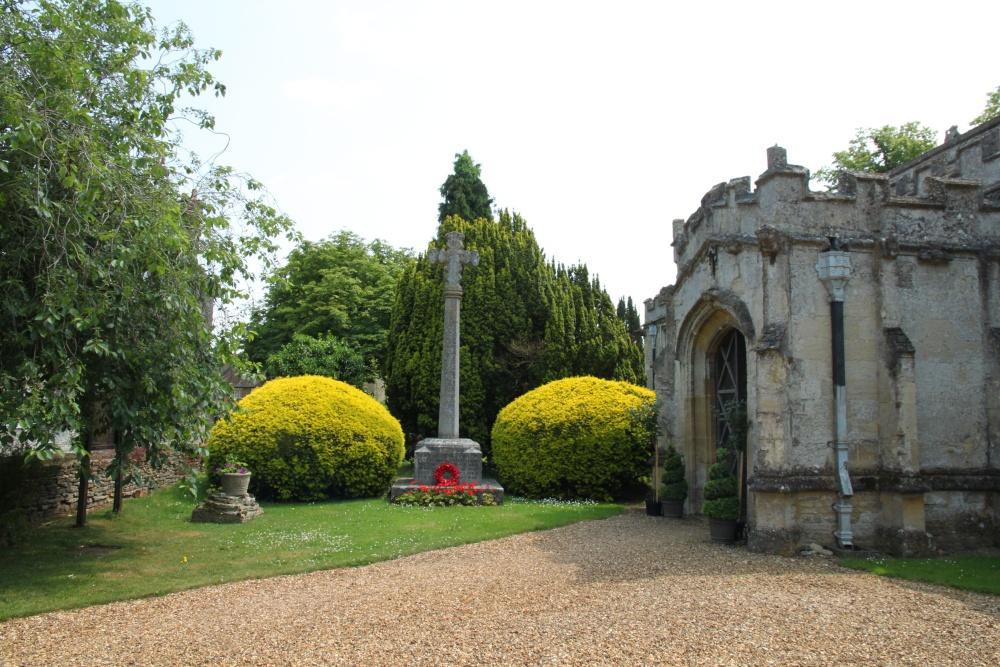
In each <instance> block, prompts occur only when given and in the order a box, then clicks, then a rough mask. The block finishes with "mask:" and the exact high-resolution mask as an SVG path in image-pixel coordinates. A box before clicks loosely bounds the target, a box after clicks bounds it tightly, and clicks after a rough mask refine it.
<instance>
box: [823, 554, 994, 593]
mask: <svg viewBox="0 0 1000 667" xmlns="http://www.w3.org/2000/svg"><path fill="white" fill-rule="evenodd" d="M840 564H841V565H842V566H844V567H849V568H852V569H854V570H867V571H869V572H872V573H873V574H877V575H879V576H885V577H896V578H899V579H909V580H910V581H926V582H929V583H932V584H944V585H945V586H951V587H953V588H960V589H962V590H966V591H976V592H977V593H992V594H993V595H1000V558H996V557H988V556H954V557H951V558H897V559H892V558H884V559H878V560H862V559H860V558H845V559H843V560H841V561H840Z"/></svg>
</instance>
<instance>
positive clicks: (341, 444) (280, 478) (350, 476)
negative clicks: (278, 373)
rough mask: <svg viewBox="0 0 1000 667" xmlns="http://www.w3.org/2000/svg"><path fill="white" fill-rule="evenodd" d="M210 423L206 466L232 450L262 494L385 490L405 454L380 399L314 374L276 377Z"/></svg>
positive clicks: (298, 496)
mask: <svg viewBox="0 0 1000 667" xmlns="http://www.w3.org/2000/svg"><path fill="white" fill-rule="evenodd" d="M239 406H240V409H239V410H236V411H234V412H233V413H232V414H230V415H229V416H228V417H227V418H226V419H223V420H220V421H219V422H217V423H216V424H215V426H214V427H213V428H212V432H211V433H210V434H209V438H208V450H209V452H211V456H210V459H209V464H208V466H207V468H208V469H209V470H212V469H213V468H214V462H215V461H225V460H226V457H227V456H235V457H237V458H238V459H240V460H241V461H245V462H246V464H247V468H249V469H250V471H251V473H252V475H253V476H252V477H251V478H250V489H251V491H252V492H253V493H255V494H258V495H260V496H261V497H264V498H275V499H279V500H319V499H322V498H363V497H371V496H379V495H381V494H383V493H384V492H385V491H386V489H388V488H389V485H390V484H391V483H392V479H393V475H394V474H395V472H396V469H397V468H399V464H400V463H401V462H402V460H403V430H402V428H400V426H399V422H398V421H396V419H395V418H394V417H393V416H392V415H391V414H389V411H388V410H386V409H385V407H384V406H383V405H382V404H381V403H379V402H378V401H376V400H375V399H373V398H371V397H370V396H368V395H367V394H365V393H364V392H362V391H360V390H358V389H355V388H354V387H352V386H350V385H349V384H345V383H343V382H340V381H338V380H333V379H330V378H327V377H320V376H318V375H302V376H300V377H291V378H279V379H277V380H271V381H270V382H268V383H266V384H265V385H264V386H262V387H261V388H259V389H257V390H256V391H254V392H253V393H251V394H249V395H248V396H246V397H244V398H243V400H241V401H240V403H239Z"/></svg>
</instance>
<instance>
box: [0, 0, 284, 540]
mask: <svg viewBox="0 0 1000 667" xmlns="http://www.w3.org/2000/svg"><path fill="white" fill-rule="evenodd" d="M0 6H2V9H3V11H2V13H0V318H2V319H0V424H2V425H4V427H3V431H0V438H2V439H3V440H4V441H6V442H7V443H8V444H9V443H11V441H15V442H16V443H17V444H18V445H19V446H21V447H30V448H31V451H30V453H29V455H28V456H29V458H31V457H38V458H42V459H48V458H52V457H53V456H58V455H60V452H59V450H58V448H57V447H56V445H55V444H54V442H53V435H54V434H55V433H57V432H60V431H70V432H71V433H73V434H75V435H74V437H75V440H74V441H73V445H72V448H73V451H74V453H75V454H76V456H77V458H78V459H79V461H80V495H79V502H78V511H77V524H78V525H85V523H86V504H87V503H86V500H87V483H88V480H89V477H90V473H91V471H90V457H89V449H90V444H91V441H92V439H93V437H94V434H95V433H102V432H107V431H109V430H114V431H115V432H117V433H118V434H119V437H117V438H116V442H117V444H116V449H115V458H114V460H113V462H112V464H111V466H110V467H109V470H108V472H109V474H110V475H111V476H114V477H115V478H116V479H119V480H121V478H122V477H123V476H124V474H126V473H129V474H130V473H131V472H134V470H133V468H132V464H131V462H130V456H129V454H130V453H132V452H134V451H135V450H136V449H137V448H138V447H144V448H145V451H146V458H147V460H149V461H150V462H151V463H152V464H153V465H158V464H162V463H163V462H164V461H165V460H166V458H167V456H168V454H169V452H170V450H171V449H174V450H178V451H180V452H184V453H189V454H195V453H199V452H200V451H202V450H200V448H199V445H198V443H200V442H201V438H202V436H203V435H204V433H205V429H206V427H207V425H209V424H211V422H212V420H213V418H214V416H215V415H218V414H221V412H222V410H223V409H224V407H225V404H226V401H227V397H228V396H229V393H230V392H229V391H228V388H227V387H226V386H225V385H224V384H223V382H222V378H221V373H220V371H221V366H222V364H223V363H226V362H228V363H232V364H236V365H237V366H240V364H239V361H238V359H237V358H236V357H235V354H234V352H235V349H236V348H235V345H236V343H237V342H238V340H239V337H240V335H241V330H240V327H239V325H237V324H232V323H228V322H218V323H216V325H215V327H214V329H213V327H212V326H211V325H212V316H211V312H212V310H211V303H212V301H213V300H214V301H215V302H216V303H217V304H219V306H220V307H221V308H222V309H224V308H225V307H226V304H228V303H231V302H232V301H234V300H235V299H237V298H239V297H240V296H241V292H240V290H239V285H240V283H241V281H242V280H244V279H246V278H249V277H251V276H250V271H249V270H248V266H247V263H246V262H247V259H246V258H249V257H253V256H260V257H261V259H262V260H263V261H264V264H265V266H266V265H267V263H268V261H269V257H270V256H271V255H272V254H273V252H274V251H275V250H276V246H275V244H274V243H273V242H272V238H273V237H274V236H275V235H276V234H278V233H281V232H286V233H289V234H291V232H289V230H290V224H291V223H290V221H289V220H287V219H286V218H284V217H283V216H281V215H280V214H278V213H277V212H276V211H275V209H274V208H273V207H272V206H271V205H269V204H268V202H267V200H266V199H265V198H264V195H263V194H262V191H261V190H260V185H259V184H257V183H256V182H254V181H252V180H245V179H241V178H239V177H238V176H237V175H236V174H234V173H233V172H232V171H231V170H229V169H226V168H221V167H205V166H202V165H200V164H198V163H197V162H189V163H186V164H181V159H180V156H179V144H178V141H179V138H178V136H177V134H176V132H175V131H173V129H172V128H173V125H172V119H174V118H175V117H176V110H175V105H177V103H178V102H179V101H180V100H181V99H182V98H183V97H184V95H185V94H191V95H197V94H199V93H201V92H203V91H206V90H210V89H211V90H214V91H215V93H216V94H217V95H218V94H223V93H224V90H225V89H224V87H223V86H222V85H221V84H219V83H217V82H216V81H215V80H214V79H213V78H212V75H211V74H210V73H209V72H208V71H207V70H206V66H207V64H208V63H210V62H211V61H213V60H215V59H217V58H218V57H219V52H218V51H215V50H197V49H195V48H193V40H192V38H191V35H190V33H189V31H188V30H187V28H186V27H185V26H183V25H177V26H176V27H175V28H173V29H171V30H170V31H166V32H164V33H163V34H162V36H160V37H159V38H158V37H157V36H156V34H155V33H154V29H153V20H152V17H151V15H150V13H149V10H148V9H144V8H142V7H141V6H139V5H138V4H125V3H122V2H118V1H116V0H78V1H73V0H52V1H47V2H38V3H23V2H19V1H16V0H0ZM191 117H192V118H193V120H194V122H196V124H197V125H199V126H201V127H202V128H207V127H211V126H212V124H213V120H212V118H211V117H209V116H207V115H205V114H203V113H199V112H193V113H192V116H191ZM243 186H246V187H243ZM185 192H186V193H190V194H182V193H185ZM192 479H193V474H192Z"/></svg>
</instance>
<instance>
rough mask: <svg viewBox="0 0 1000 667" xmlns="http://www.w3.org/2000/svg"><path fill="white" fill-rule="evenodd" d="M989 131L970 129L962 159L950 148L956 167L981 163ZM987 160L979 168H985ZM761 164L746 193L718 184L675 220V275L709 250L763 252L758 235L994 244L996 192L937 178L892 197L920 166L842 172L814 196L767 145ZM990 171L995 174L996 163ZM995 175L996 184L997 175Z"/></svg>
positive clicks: (998, 210) (735, 184)
mask: <svg viewBox="0 0 1000 667" xmlns="http://www.w3.org/2000/svg"><path fill="white" fill-rule="evenodd" d="M990 132H993V133H994V134H995V133H997V132H1000V122H996V123H993V122H991V123H988V124H986V125H984V126H981V127H980V128H977V129H976V131H975V134H974V136H973V137H972V139H975V141H974V142H972V141H971V140H970V142H969V143H970V144H971V143H974V144H975V146H976V147H978V148H975V149H973V148H967V149H966V151H965V153H961V152H959V151H958V150H957V149H955V150H954V151H953V152H954V153H955V155H957V156H958V157H956V158H955V159H956V160H957V161H958V163H962V164H966V165H968V164H972V162H971V160H970V159H967V158H963V157H962V155H963V154H968V155H973V154H974V155H975V156H976V158H977V159H979V158H980V157H983V156H985V154H984V153H983V152H982V151H981V150H980V148H981V147H982V146H985V145H988V142H987V141H986V138H987V137H988V136H992V135H990ZM969 134H973V133H972V132H970V133H969ZM954 141H956V142H959V143H960V142H961V140H958V139H956V140H954ZM932 152H933V151H932ZM945 154H946V153H945V152H942V153H941V154H940V155H945ZM996 155H1000V153H997V154H996ZM993 156H994V154H990V155H989V156H985V157H986V160H985V162H984V161H983V160H980V162H982V163H983V164H986V163H987V162H989V163H990V164H992V161H993ZM767 157H768V161H767V170H766V171H765V172H764V173H762V174H761V175H760V177H759V178H758V179H757V180H756V182H755V183H754V186H755V187H754V189H753V190H751V188H750V177H748V176H744V177H742V178H737V179H733V180H731V181H729V182H725V183H719V184H717V185H715V186H714V187H712V188H711V189H710V190H709V191H708V192H707V193H706V194H705V196H704V197H702V200H701V205H700V206H699V207H698V209H697V210H696V211H695V212H694V213H693V214H692V215H691V216H690V217H689V218H688V219H687V220H674V223H673V235H674V239H673V243H672V246H673V248H674V261H675V262H676V264H677V266H678V274H679V275H680V274H682V273H684V272H685V269H686V267H687V266H688V265H689V264H690V263H691V262H693V261H698V260H700V258H701V256H702V254H704V253H705V252H707V251H708V250H707V249H710V248H709V246H711V247H720V246H721V247H730V248H732V247H734V246H739V245H741V244H742V245H746V246H757V245H759V244H760V243H761V242H764V243H765V245H766V244H767V243H769V241H768V240H767V239H763V240H761V239H758V235H759V233H760V230H761V229H763V228H769V229H771V230H777V233H778V234H780V235H783V236H785V237H787V238H790V239H793V240H797V241H810V240H814V241H815V242H817V243H820V244H822V243H825V242H826V241H827V239H829V238H830V237H839V238H843V239H852V240H855V241H867V242H870V243H877V242H879V240H880V239H884V238H886V237H889V238H892V239H893V240H894V242H896V243H898V244H901V245H902V246H905V247H917V246H928V247H931V246H933V247H935V248H945V249H947V248H952V249H955V250H961V249H963V248H972V247H982V246H983V245H984V244H986V245H995V244H997V243H998V242H1000V185H994V184H993V183H989V182H987V183H985V184H984V181H983V180H982V179H979V178H960V177H957V176H954V175H946V174H945V173H944V172H942V173H939V174H937V175H929V174H924V175H922V176H920V177H919V182H920V187H919V189H918V194H897V191H898V190H899V188H898V187H897V179H899V178H904V180H905V177H906V173H916V172H919V170H920V169H922V168H923V167H922V166H921V165H922V164H923V163H920V164H917V163H916V162H915V163H911V165H910V166H909V167H908V168H907V169H909V170H910V171H909V172H905V173H904V172H900V173H899V174H896V172H894V173H893V174H865V173H854V172H841V174H840V180H839V183H838V186H837V188H836V189H835V190H833V191H813V190H811V189H810V187H809V185H810V174H809V170H808V169H806V168H804V167H801V166H799V165H793V164H789V163H788V159H787V154H786V152H785V149H783V148H781V147H779V146H773V147H771V148H769V149H768V151H767ZM942 159H943V158H942ZM932 163H933V160H932V161H931V162H929V163H928V164H932ZM996 164H997V167H998V168H1000V160H997V161H996ZM972 171H974V172H975V173H977V174H980V175H983V176H987V175H989V173H991V172H989V173H988V172H987V170H985V169H981V168H977V169H975V170H972ZM920 173H923V172H920ZM947 173H948V174H952V173H954V170H952V171H950V172H947ZM997 176H998V178H997V180H998V181H1000V172H998V175H997ZM910 178H914V179H915V178H916V177H913V176H911V177H910Z"/></svg>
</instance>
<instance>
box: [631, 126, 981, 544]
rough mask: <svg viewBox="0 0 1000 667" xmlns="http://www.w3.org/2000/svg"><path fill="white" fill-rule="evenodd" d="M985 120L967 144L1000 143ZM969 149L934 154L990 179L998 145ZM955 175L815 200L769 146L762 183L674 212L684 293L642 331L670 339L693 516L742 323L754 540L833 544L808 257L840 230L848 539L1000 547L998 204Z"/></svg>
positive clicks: (875, 184)
mask: <svg viewBox="0 0 1000 667" xmlns="http://www.w3.org/2000/svg"><path fill="white" fill-rule="evenodd" d="M988 125H989V127H987V128H986V130H982V131H979V130H977V131H976V132H970V133H968V134H969V141H970V143H977V142H978V143H977V145H978V144H983V143H984V142H986V143H988V141H987V139H985V138H984V137H986V136H987V134H988V132H1000V122H997V123H992V124H988ZM984 127H986V126H984ZM959 144H961V142H958V143H955V144H953V145H952V146H950V147H948V148H947V150H941V151H939V152H938V156H940V155H945V154H946V153H947V155H951V156H952V158H951V159H952V160H953V161H957V162H955V164H961V165H962V168H963V169H965V170H966V171H965V172H962V173H961V174H959V175H964V174H965V173H974V174H976V175H977V177H992V176H990V174H993V171H991V170H993V168H994V165H993V157H1000V153H997V154H996V156H993V154H992V153H991V154H990V155H988V156H986V158H985V159H984V158H983V153H982V151H981V150H979V149H978V148H967V149H966V150H965V152H964V153H963V151H962V150H961V146H960V145H959ZM936 150H937V149H936ZM948 151H950V153H948ZM963 155H964V157H962V156H963ZM931 157H932V158H934V156H931ZM934 159H937V158H934ZM942 159H944V158H942ZM977 160H978V162H977ZM918 162H919V161H918ZM996 162H997V164H998V165H1000V160H997V161H996ZM975 165H979V166H978V167H977V166H975ZM918 167H919V165H916V166H915V163H914V164H911V166H910V167H909V168H910V169H911V171H912V170H916V169H917V168H918ZM925 171H926V170H925ZM913 173H916V172H915V171H913ZM957 173H958V172H957V171H956V170H955V169H952V170H950V171H949V170H941V169H938V170H937V171H933V173H931V172H927V173H926V174H924V175H923V176H921V177H920V189H919V190H917V191H915V192H919V195H920V196H914V195H895V194H890V192H891V191H892V188H890V178H896V177H897V176H896V175H892V176H883V175H862V174H844V175H843V176H842V177H841V183H840V187H839V189H838V191H837V192H834V193H827V192H823V193H820V192H812V191H810V189H809V180H808V172H807V170H805V169H803V168H802V167H797V166H794V165H788V164H787V160H786V158H785V155H784V151H783V149H779V148H777V147H775V148H773V149H769V150H768V169H767V171H766V172H765V173H764V174H762V175H761V177H760V178H759V179H758V180H757V182H756V189H755V190H753V191H751V189H750V179H749V178H748V177H745V178H741V179H735V180H733V181H729V182H728V183H720V184H719V185H717V186H715V187H714V188H712V189H711V190H710V191H709V192H708V193H707V194H706V195H705V197H704V198H703V199H702V205H701V207H700V208H699V209H698V211H696V212H695V213H694V214H693V215H692V216H691V217H690V218H688V219H687V220H686V221H684V220H676V221H674V242H673V247H674V260H675V262H676V263H677V266H678V274H677V282H676V284H674V285H671V286H668V287H665V288H663V289H662V290H661V291H660V293H659V294H658V295H657V296H656V297H654V298H652V299H649V300H647V301H646V324H647V325H650V324H655V325H656V326H657V328H658V332H657V338H656V345H655V351H654V350H653V348H652V346H649V345H647V357H646V361H647V364H648V367H647V375H648V376H649V377H650V378H651V381H652V383H653V385H654V388H655V389H656V391H657V394H658V396H659V399H660V401H661V403H662V404H663V405H664V406H665V410H663V414H662V415H661V419H662V422H663V427H664V432H665V433H666V436H665V437H667V438H669V439H671V440H672V441H673V442H674V444H675V446H677V448H678V449H679V450H680V451H681V452H682V453H683V454H684V455H685V456H686V458H687V463H688V466H687V471H688V482H689V485H690V487H691V489H690V495H689V498H688V508H687V509H688V511H694V512H697V511H698V510H699V509H700V507H701V502H702V495H701V487H702V486H703V485H704V483H705V481H706V475H707V467H708V465H709V464H710V463H711V462H712V461H713V460H714V448H715V444H714V442H715V432H714V429H715V426H714V409H715V408H714V386H713V377H714V369H713V368H712V364H713V363H714V361H713V354H714V349H715V346H716V345H717V344H718V341H719V340H720V339H721V337H722V336H723V335H724V334H725V332H726V331H728V330H730V329H732V328H736V329H738V330H739V331H741V332H742V333H743V335H744V336H745V338H746V342H747V358H746V367H747V378H748V380H747V383H748V386H747V410H748V414H749V415H750V418H751V422H752V424H751V430H750V434H749V436H748V443H747V455H748V461H749V465H750V467H751V472H750V474H749V477H750V479H749V495H748V498H747V508H748V516H747V525H748V532H749V534H750V543H751V546H754V545H755V544H756V546H757V547H759V548H762V549H765V550H773V551H788V550H789V549H791V548H794V546H796V545H798V544H804V543H808V542H819V543H823V544H829V543H831V541H832V537H831V535H832V533H833V531H834V530H835V522H836V515H835V513H834V511H833V510H832V509H831V505H832V504H833V502H834V501H835V500H836V498H837V495H836V494H837V488H838V483H837V475H836V467H837V466H836V463H835V456H834V450H833V448H832V447H831V446H830V443H831V442H833V441H834V440H835V439H836V436H835V432H834V425H835V415H834V398H833V383H832V360H831V359H832V352H831V348H832V340H831V315H830V305H829V297H828V293H827V290H826V288H825V287H824V285H823V283H821V282H820V280H819V278H818V274H817V269H816V263H817V260H818V258H819V254H820V253H821V252H824V251H826V250H828V249H829V248H830V244H831V241H830V239H831V238H834V237H835V238H837V239H838V240H839V242H840V243H841V244H842V245H843V246H844V247H845V248H846V249H847V250H848V251H849V254H850V258H851V263H852V272H851V280H850V282H849V284H848V286H847V289H846V299H845V302H844V313H845V352H846V407H847V426H848V428H847V440H848V442H849V445H850V451H849V464H848V468H849V471H850V473H851V477H852V480H853V484H854V490H855V495H854V497H853V512H852V525H853V530H854V533H855V540H856V542H857V543H862V544H864V545H866V546H875V547H879V546H881V547H883V548H886V549H890V550H893V551H896V552H900V553H903V552H905V553H910V552H913V551H920V550H928V549H931V548H933V547H934V546H935V545H937V546H942V545H948V548H958V547H962V548H967V547H969V546H971V545H973V544H980V545H982V544H993V543H997V544H1000V518H998V512H997V510H998V503H1000V501H998V499H997V498H998V494H1000V451H998V447H1000V443H997V442H994V441H993V440H1000V439H998V438H997V437H996V436H993V439H992V440H991V438H990V434H991V433H993V434H996V433H1000V398H998V393H1000V392H998V391H997V389H1000V359H998V357H1000V312H998V311H1000V260H998V257H1000V204H998V203H996V202H994V200H993V199H991V198H990V197H989V196H988V195H989V194H990V193H991V192H993V188H994V183H985V184H984V183H982V182H980V181H978V180H969V179H966V178H954V177H952V176H954V175H955V174H957ZM913 178H916V177H915V176H914V177H913ZM996 180H997V181H1000V171H997V173H996ZM997 187H1000V185H998V186H997ZM998 191H1000V190H998ZM654 355H655V362H654ZM949 516H951V517H953V519H957V518H958V517H963V518H961V519H960V520H958V521H957V522H955V521H953V522H952V523H951V524H949V520H948V517H949ZM955 525H961V526H963V527H962V528H960V529H955V528H954V527H953V526H955ZM935 540H936V541H935Z"/></svg>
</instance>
